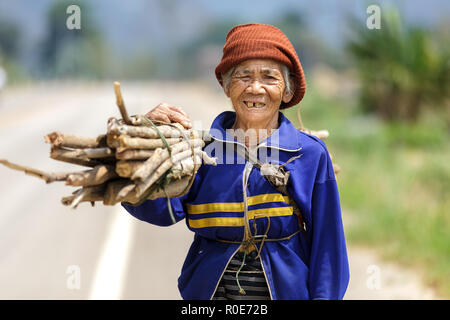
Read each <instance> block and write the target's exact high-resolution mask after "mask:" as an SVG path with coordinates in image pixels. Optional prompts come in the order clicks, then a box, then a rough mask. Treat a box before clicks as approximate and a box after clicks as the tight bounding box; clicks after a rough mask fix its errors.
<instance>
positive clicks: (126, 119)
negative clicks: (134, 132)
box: [114, 81, 132, 124]
mask: <svg viewBox="0 0 450 320" xmlns="http://www.w3.org/2000/svg"><path fill="white" fill-rule="evenodd" d="M114 92H115V93H116V103H117V106H118V107H119V110H120V114H121V115H122V119H123V121H124V122H125V123H126V124H132V122H131V119H130V117H129V116H128V112H127V109H126V108H125V103H124V102H123V98H122V93H121V92H120V83H119V82H117V81H115V82H114Z"/></svg>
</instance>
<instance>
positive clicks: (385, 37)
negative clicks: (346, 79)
mask: <svg viewBox="0 0 450 320" xmlns="http://www.w3.org/2000/svg"><path fill="white" fill-rule="evenodd" d="M351 28H352V29H353V31H354V33H355V36H354V38H353V39H351V40H350V41H349V42H348V44H347V50H348V52H349V53H350V55H351V56H352V57H353V58H354V61H355V64H356V66H357V67H358V72H359V78H360V82H361V91H360V102H361V105H362V107H363V110H364V111H367V112H376V113H377V114H378V115H379V116H380V117H381V118H382V119H384V120H402V121H408V122H414V121H416V120H417V119H418V118H419V116H420V115H421V113H422V111H423V110H424V108H425V107H427V106H429V105H434V106H435V107H436V108H444V107H445V99H448V97H449V90H448V88H449V84H450V64H449V57H450V55H449V50H448V48H445V47H444V43H437V42H436V41H433V34H432V33H431V32H430V31H428V30H425V29H423V28H419V27H411V26H406V25H405V24H404V22H403V21H402V19H401V17H400V15H399V13H398V11H397V10H396V9H394V8H390V9H385V10H383V14H382V19H381V29H379V30H370V29H368V28H366V27H365V23H361V22H360V21H358V20H357V19H356V18H352V19H351ZM447 45H448V39H447Z"/></svg>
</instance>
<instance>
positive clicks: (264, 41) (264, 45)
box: [215, 23, 306, 109]
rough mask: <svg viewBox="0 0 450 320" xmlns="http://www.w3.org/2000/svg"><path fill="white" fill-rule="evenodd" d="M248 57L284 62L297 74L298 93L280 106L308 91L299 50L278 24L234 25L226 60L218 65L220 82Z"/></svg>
mask: <svg viewBox="0 0 450 320" xmlns="http://www.w3.org/2000/svg"><path fill="white" fill-rule="evenodd" d="M248 59H272V60H275V61H278V62H281V63H284V64H285V65H286V66H287V67H288V68H289V70H290V71H291V74H292V75H293V76H294V82H295V91H294V96H293V97H292V99H291V101H289V102H288V103H284V102H282V103H281V106H280V109H285V108H289V107H292V106H294V105H296V104H297V103H299V102H300V100H302V98H303V96H304V95H305V90H306V81H305V75H304V74H303V68H302V65H301V64H300V60H299V59H298V56H297V53H296V52H295V49H294V47H293V46H292V44H291V42H290V41H289V39H288V38H287V37H286V35H285V34H284V33H283V32H282V31H281V30H280V29H278V28H276V27H274V26H271V25H267V24H257V23H250V24H243V25H238V26H235V27H233V28H232V29H231V30H230V31H229V32H228V34H227V38H226V40H225V46H224V47H223V56H222V60H221V61H220V63H219V64H218V66H217V67H216V70H215V72H216V78H217V80H218V81H219V83H220V85H223V83H222V74H223V73H225V72H227V71H228V70H229V69H230V68H231V67H233V66H236V65H237V64H239V63H241V62H242V61H244V60H248Z"/></svg>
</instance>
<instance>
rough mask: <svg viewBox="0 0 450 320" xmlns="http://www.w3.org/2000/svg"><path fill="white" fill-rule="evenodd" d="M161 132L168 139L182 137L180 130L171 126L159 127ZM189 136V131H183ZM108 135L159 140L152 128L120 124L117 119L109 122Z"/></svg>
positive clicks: (157, 134)
mask: <svg viewBox="0 0 450 320" xmlns="http://www.w3.org/2000/svg"><path fill="white" fill-rule="evenodd" d="M158 130H159V132H160V133H161V134H162V135H163V136H164V137H167V138H178V137H182V133H181V132H180V130H178V129H176V128H173V127H172V126H169V125H161V126H158ZM183 131H185V132H186V134H187V136H190V134H189V130H183ZM107 133H108V134H113V135H127V136H131V137H140V138H148V139H159V138H160V135H159V133H158V132H157V131H156V130H155V129H154V128H152V127H147V126H129V125H126V124H120V123H119V121H118V120H117V119H115V118H112V119H110V120H109V122H108V126H107Z"/></svg>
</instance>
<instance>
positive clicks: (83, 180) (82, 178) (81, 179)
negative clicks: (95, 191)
mask: <svg viewBox="0 0 450 320" xmlns="http://www.w3.org/2000/svg"><path fill="white" fill-rule="evenodd" d="M117 177H118V176H117V174H116V172H115V170H114V166H110V165H98V166H95V167H94V168H93V169H92V170H87V171H83V172H76V173H73V174H70V175H69V176H68V177H67V180H66V185H70V186H94V185H99V184H102V183H104V182H105V181H107V180H110V179H114V178H117Z"/></svg>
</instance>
